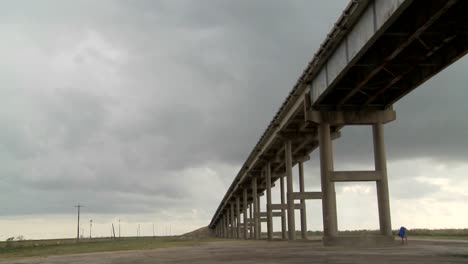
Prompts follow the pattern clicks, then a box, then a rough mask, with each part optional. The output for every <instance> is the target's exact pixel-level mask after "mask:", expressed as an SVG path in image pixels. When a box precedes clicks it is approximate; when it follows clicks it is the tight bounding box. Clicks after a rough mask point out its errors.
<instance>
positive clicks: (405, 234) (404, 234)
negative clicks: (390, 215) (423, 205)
mask: <svg viewBox="0 0 468 264" xmlns="http://www.w3.org/2000/svg"><path fill="white" fill-rule="evenodd" d="M398 236H399V237H401V244H402V245H404V244H405V242H406V244H408V229H406V227H404V226H402V227H400V230H399V231H398Z"/></svg>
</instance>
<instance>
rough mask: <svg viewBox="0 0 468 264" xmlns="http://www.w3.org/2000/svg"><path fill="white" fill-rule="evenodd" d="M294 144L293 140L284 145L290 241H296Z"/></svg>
mask: <svg viewBox="0 0 468 264" xmlns="http://www.w3.org/2000/svg"><path fill="white" fill-rule="evenodd" d="M291 145H292V142H291V140H289V139H288V140H286V142H285V143H284V152H285V158H284V160H285V161H284V167H285V169H286V188H287V194H286V198H287V199H286V201H287V204H288V212H287V213H288V237H289V240H295V239H296V222H295V219H294V199H293V198H292V196H291V194H292V192H293V175H292V146H291Z"/></svg>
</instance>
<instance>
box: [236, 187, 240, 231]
mask: <svg viewBox="0 0 468 264" xmlns="http://www.w3.org/2000/svg"><path fill="white" fill-rule="evenodd" d="M240 222H241V214H240V197H239V196H237V197H236V227H237V230H236V238H237V239H240V238H241V234H240V231H241V230H240V228H241V224H240Z"/></svg>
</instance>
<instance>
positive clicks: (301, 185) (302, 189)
mask: <svg viewBox="0 0 468 264" xmlns="http://www.w3.org/2000/svg"><path fill="white" fill-rule="evenodd" d="M298 167H299V191H300V193H305V186H304V163H303V162H302V161H301V162H299V164H298ZM291 196H293V193H291ZM293 197H294V196H293ZM293 200H294V198H293ZM300 200H301V207H302V208H301V238H302V239H306V238H307V215H306V204H305V199H304V198H302V197H301V199H300Z"/></svg>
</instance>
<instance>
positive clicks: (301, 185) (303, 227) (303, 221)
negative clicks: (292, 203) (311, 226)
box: [299, 161, 307, 239]
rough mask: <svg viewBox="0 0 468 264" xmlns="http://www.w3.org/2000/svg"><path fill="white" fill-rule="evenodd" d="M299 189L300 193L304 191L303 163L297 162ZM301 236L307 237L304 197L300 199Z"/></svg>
mask: <svg viewBox="0 0 468 264" xmlns="http://www.w3.org/2000/svg"><path fill="white" fill-rule="evenodd" d="M299 191H300V192H301V193H304V192H305V186H304V163H303V162H302V161H301V162H299ZM300 212H301V237H302V238H303V239H306V238H307V215H306V204H305V199H301V211H300Z"/></svg>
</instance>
